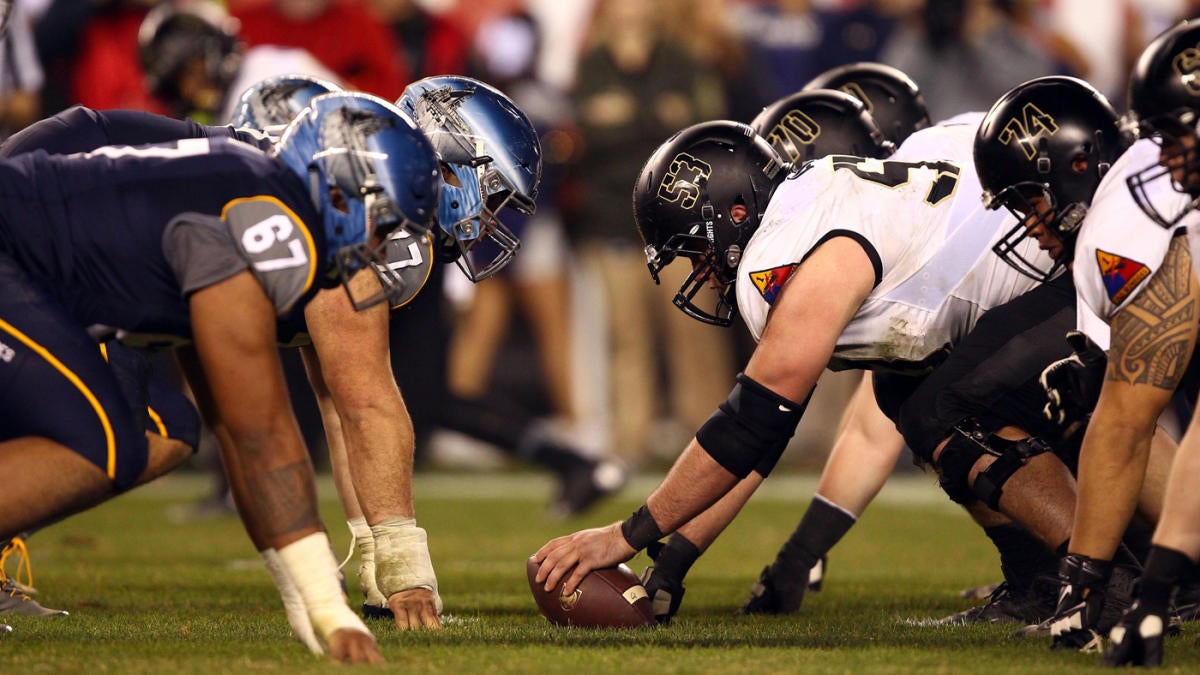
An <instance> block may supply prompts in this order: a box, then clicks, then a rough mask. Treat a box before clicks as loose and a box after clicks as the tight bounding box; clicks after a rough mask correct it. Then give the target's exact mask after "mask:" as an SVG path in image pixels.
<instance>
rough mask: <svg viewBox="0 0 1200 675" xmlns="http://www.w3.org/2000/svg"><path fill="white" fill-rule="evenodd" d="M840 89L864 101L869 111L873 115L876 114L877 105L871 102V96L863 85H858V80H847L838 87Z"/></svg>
mask: <svg viewBox="0 0 1200 675" xmlns="http://www.w3.org/2000/svg"><path fill="white" fill-rule="evenodd" d="M838 90H839V91H844V92H846V93H847V94H850V95H851V96H853V97H854V98H856V99H858V100H860V101H862V103H863V106H865V107H866V109H867V113H868V114H871V115H874V114H875V106H874V105H872V104H871V98H870V97H869V96H867V92H865V91H863V88H862V87H860V86H858V83H857V82H847V83H846V84H843V85H842V86H840V87H838Z"/></svg>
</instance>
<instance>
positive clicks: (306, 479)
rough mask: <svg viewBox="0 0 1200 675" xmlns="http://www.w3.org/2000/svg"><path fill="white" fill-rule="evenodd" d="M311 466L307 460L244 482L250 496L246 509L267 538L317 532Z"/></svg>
mask: <svg viewBox="0 0 1200 675" xmlns="http://www.w3.org/2000/svg"><path fill="white" fill-rule="evenodd" d="M311 467H312V465H310V464H309V463H308V462H307V461H302V462H295V463H293V464H288V465H287V466H281V467H279V468H276V469H271V470H270V471H267V472H266V473H264V474H263V475H261V476H255V477H253V478H250V479H249V480H247V483H248V487H249V489H250V490H251V492H252V494H253V495H254V503H253V505H252V506H251V507H250V508H252V509H253V510H254V511H255V514H254V516H255V520H257V521H258V522H259V524H260V525H261V526H262V527H263V529H264V532H263V534H264V535H265V536H267V537H280V536H283V535H286V534H291V533H295V532H302V531H304V530H313V529H321V518H320V516H319V515H318V514H317V512H316V511H315V510H314V509H313V508H312V507H314V506H315V505H316V503H317V495H316V489H315V486H314V485H313V475H312V468H311Z"/></svg>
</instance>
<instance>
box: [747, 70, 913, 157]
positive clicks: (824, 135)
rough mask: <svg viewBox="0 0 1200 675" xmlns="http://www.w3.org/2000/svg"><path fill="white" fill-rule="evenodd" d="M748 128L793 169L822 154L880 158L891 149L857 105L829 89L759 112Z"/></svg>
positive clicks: (787, 99)
mask: <svg viewBox="0 0 1200 675" xmlns="http://www.w3.org/2000/svg"><path fill="white" fill-rule="evenodd" d="M750 126H751V127H752V128H753V129H754V131H755V132H756V133H757V134H758V135H759V136H762V137H763V138H765V139H767V142H768V143H770V144H771V147H773V148H775V151H776V152H778V153H779V155H780V156H781V157H783V158H784V159H786V160H787V161H788V162H791V163H792V164H794V165H797V166H799V165H800V164H802V163H804V162H806V161H808V160H810V159H817V158H819V157H824V156H826V155H855V156H858V157H874V158H878V159H882V158H884V157H887V156H888V155H890V154H892V151H893V150H895V146H893V145H892V144H891V143H890V142H888V140H887V139H885V138H884V137H883V133H882V132H880V131H879V127H878V126H876V124H875V120H873V119H871V115H870V114H868V113H867V108H866V105H864V104H863V102H862V101H860V100H858V99H856V98H854V97H853V96H851V95H849V94H845V93H842V92H840V91H833V90H832V89H812V90H809V91H798V92H796V93H794V94H789V95H788V96H784V97H783V98H781V99H779V100H778V101H775V102H774V103H772V104H771V105H769V106H767V107H765V108H763V109H762V112H760V113H758V116H756V117H755V118H754V120H753V121H752V122H750Z"/></svg>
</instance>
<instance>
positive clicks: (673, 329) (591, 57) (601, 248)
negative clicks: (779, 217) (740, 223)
mask: <svg viewBox="0 0 1200 675" xmlns="http://www.w3.org/2000/svg"><path fill="white" fill-rule="evenodd" d="M663 19H664V17H663V15H662V13H661V5H660V4H659V3H652V2H644V1H643V0H599V2H597V4H596V13H595V15H594V17H593V23H592V26H591V29H590V33H589V39H588V40H587V48H586V51H585V52H584V54H583V56H582V58H581V59H580V63H579V67H578V72H577V75H576V82H575V89H574V100H575V103H576V111H577V118H578V124H579V130H580V135H581V137H582V144H583V149H582V153H581V155H580V156H579V159H578V162H577V163H576V165H575V167H574V168H575V169H576V170H575V171H574V178H573V185H574V189H576V190H577V193H576V195H575V199H576V200H577V201H576V202H575V203H574V204H573V206H572V209H571V215H570V217H569V218H568V219H567V223H568V226H569V228H570V230H571V233H572V235H573V236H574V237H575V239H576V241H577V242H578V244H579V245H580V247H581V250H582V252H583V254H584V255H585V257H586V258H587V261H588V262H589V263H590V264H591V265H592V266H593V267H594V268H595V269H596V270H598V272H599V274H600V276H601V277H602V279H603V284H604V289H605V294H606V296H607V301H608V302H607V305H608V307H607V316H606V327H607V332H608V335H609V340H610V346H609V352H610V353H609V358H610V361H609V371H608V372H609V379H610V383H609V384H610V390H609V402H610V405H611V409H612V418H613V424H612V429H613V433H614V443H613V448H614V450H615V451H616V452H617V453H619V454H620V455H621V456H622V457H624V458H626V459H627V460H628V461H629V462H630V463H631V464H638V463H640V462H641V461H643V460H644V459H645V454H646V451H647V450H648V449H649V446H650V443H651V440H652V439H651V438H650V432H651V430H652V426H653V423H654V422H655V421H656V419H657V416H659V415H665V416H670V417H674V418H675V419H676V420H677V421H678V422H680V423H681V424H682V425H683V426H685V427H689V428H698V427H699V425H700V424H701V423H703V422H704V420H705V419H706V418H707V417H708V415H709V414H710V413H712V411H713V408H714V407H715V406H716V405H717V404H718V403H719V402H720V401H721V400H722V399H723V398H724V397H725V395H726V394H727V393H728V389H729V386H728V385H729V381H730V378H731V377H732V375H733V363H732V362H733V357H732V348H731V344H730V335H729V333H728V332H726V331H723V330H721V329H719V328H715V327H712V326H704V325H702V324H700V323H697V322H696V321H694V320H693V319H690V318H688V317H687V316H686V315H684V314H683V312H680V311H679V310H677V309H676V308H675V307H674V306H673V305H672V304H671V301H670V298H671V296H673V294H674V293H675V290H676V289H678V288H679V285H680V282H681V281H682V279H681V278H671V279H667V278H664V279H663V284H662V287H661V288H655V286H654V282H653V281H652V280H651V278H650V275H649V274H648V272H647V270H646V257H645V254H644V253H643V251H642V242H641V241H640V239H639V238H638V235H637V230H636V229H635V228H634V226H633V212H632V206H631V203H630V194H631V192H632V190H633V181H634V179H635V178H636V176H637V175H638V172H639V171H640V169H641V166H642V164H643V163H644V162H645V161H646V158H647V157H649V155H650V153H651V152H652V151H653V150H654V148H655V147H657V146H658V144H660V143H661V142H662V141H663V140H665V139H666V138H667V137H668V136H670V135H671V134H672V133H674V132H676V131H678V130H679V129H680V128H682V127H684V126H686V125H689V124H693V123H695V122H697V121H700V120H702V119H705V118H706V117H707V116H708V115H709V111H706V110H703V109H702V108H701V102H702V100H703V97H702V95H701V92H703V91H706V90H708V91H712V87H714V86H716V85H715V81H716V79H717V77H716V75H715V73H713V72H712V71H711V70H710V69H708V68H707V67H706V66H705V65H704V64H702V63H700V62H697V61H696V60H695V59H693V58H692V57H691V56H689V55H688V54H687V52H686V51H684V50H683V49H681V48H680V47H678V46H676V45H675V44H672V43H671V42H669V41H667V40H666V39H664V38H663V37H662V36H663V26H662V23H661V22H662V20H663ZM676 267H679V268H680V271H681V273H682V268H683V266H676ZM660 338H661V340H662V342H665V344H664V345H662V347H663V349H662V352H661V353H662V354H664V356H665V358H664V359H663V360H661V361H660V360H659V359H658V358H656V354H657V353H659V352H658V351H657V347H658V346H659V341H660ZM663 361H665V362H666V364H667V365H668V368H667V372H666V373H660V368H659V364H660V363H661V362H663ZM660 377H665V379H666V384H667V387H668V389H667V390H666V391H662V388H661V387H660ZM660 402H662V403H665V405H664V406H662V408H665V409H660ZM670 442H671V443H672V444H673V443H674V440H672V441H670ZM668 447H675V446H674V445H669V446H668Z"/></svg>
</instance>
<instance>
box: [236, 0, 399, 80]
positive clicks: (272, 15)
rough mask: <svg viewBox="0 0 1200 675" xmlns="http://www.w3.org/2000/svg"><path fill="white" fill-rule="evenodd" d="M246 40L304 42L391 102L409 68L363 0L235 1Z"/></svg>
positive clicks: (293, 44)
mask: <svg viewBox="0 0 1200 675" xmlns="http://www.w3.org/2000/svg"><path fill="white" fill-rule="evenodd" d="M231 12H232V13H233V15H234V16H235V17H237V18H238V19H240V20H241V23H242V28H241V36H242V39H243V40H245V42H246V44H248V45H250V46H255V45H276V46H281V47H303V48H304V49H307V50H308V51H309V52H310V53H311V54H312V55H313V56H314V57H316V59H317V60H318V61H320V62H321V63H323V64H325V65H326V66H328V67H329V69H330V70H332V71H333V72H335V73H337V74H338V76H339V77H340V79H341V80H343V81H344V82H346V84H347V85H348V86H350V87H352V88H354V89H359V90H361V91H365V92H368V93H371V94H375V95H376V96H380V97H382V98H385V99H388V100H389V101H394V100H395V99H397V98H399V96H400V94H401V93H402V92H403V91H404V87H405V85H407V84H408V81H409V78H410V75H411V73H410V72H409V68H408V65H407V64H406V63H405V62H404V56H403V55H404V52H403V51H402V50H401V49H400V47H399V45H397V44H396V40H395V38H394V37H393V36H392V32H391V31H390V30H389V29H388V27H387V26H386V25H385V24H384V23H383V21H382V20H380V19H379V18H378V17H376V16H375V15H374V14H373V13H372V12H371V11H370V10H369V9H368V8H367V6H366V4H365V3H364V2H363V0H272V1H271V2H270V3H267V4H262V3H259V4H255V5H247V4H245V3H233V4H232V7H231Z"/></svg>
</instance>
